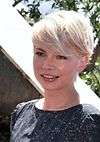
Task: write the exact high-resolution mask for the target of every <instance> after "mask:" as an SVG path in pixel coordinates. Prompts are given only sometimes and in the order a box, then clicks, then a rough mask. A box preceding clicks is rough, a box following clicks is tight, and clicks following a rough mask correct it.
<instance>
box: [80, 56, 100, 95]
mask: <svg viewBox="0 0 100 142" xmlns="http://www.w3.org/2000/svg"><path fill="white" fill-rule="evenodd" d="M80 76H81V78H82V79H83V80H85V83H86V84H87V85H89V86H90V87H91V89H92V90H93V91H94V92H95V93H96V94H97V95H98V96H99V97H100V57H98V59H97V60H96V62H95V64H94V67H93V69H91V70H85V71H83V72H82V73H81V75H80Z"/></svg>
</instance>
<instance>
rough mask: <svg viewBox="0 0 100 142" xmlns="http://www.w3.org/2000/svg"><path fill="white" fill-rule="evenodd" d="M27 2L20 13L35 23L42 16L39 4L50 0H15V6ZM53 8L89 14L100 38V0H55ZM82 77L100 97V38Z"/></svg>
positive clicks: (31, 23) (96, 36)
mask: <svg viewBox="0 0 100 142" xmlns="http://www.w3.org/2000/svg"><path fill="white" fill-rule="evenodd" d="M22 1H23V2H25V3H27V8H28V9H27V10H26V9H24V8H22V9H21V10H20V11H19V13H20V14H21V15H22V16H23V17H24V18H25V19H26V20H27V21H28V22H29V24H30V25H33V24H34V22H36V21H38V20H39V19H40V18H41V16H42V15H41V13H40V11H39V6H40V3H41V2H42V1H50V0H33V1H32V3H30V2H29V0H14V4H13V6H16V5H17V4H18V3H20V2H22ZM52 8H56V9H65V10H75V11H81V12H83V13H84V14H85V15H87V16H88V17H89V18H90V20H91V23H92V25H93V27H94V33H95V34H94V35H95V39H97V38H98V39H100V2H99V0H54V3H53V4H52ZM80 76H81V78H82V79H84V80H85V82H86V83H87V84H88V85H89V86H90V87H91V88H92V89H93V90H94V92H95V93H96V94H97V95H98V96H99V97H100V40H99V43H98V45H97V48H96V50H95V52H94V56H93V58H92V60H91V62H90V65H89V66H88V67H87V69H85V71H83V72H82V73H81V75H80Z"/></svg>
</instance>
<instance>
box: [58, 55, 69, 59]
mask: <svg viewBox="0 0 100 142" xmlns="http://www.w3.org/2000/svg"><path fill="white" fill-rule="evenodd" d="M56 58H57V59H63V60H67V59H68V58H67V57H66V56H62V55H57V57H56Z"/></svg>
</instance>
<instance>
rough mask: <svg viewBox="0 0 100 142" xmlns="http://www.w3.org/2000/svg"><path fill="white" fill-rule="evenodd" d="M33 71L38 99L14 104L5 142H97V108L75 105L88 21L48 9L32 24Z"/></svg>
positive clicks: (87, 47)
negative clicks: (76, 87) (37, 83)
mask: <svg viewBox="0 0 100 142" xmlns="http://www.w3.org/2000/svg"><path fill="white" fill-rule="evenodd" d="M32 41H33V46H34V59H33V66H34V73H35V76H36V78H37V80H38V81H39V83H40V84H41V85H42V87H43V88H44V93H43V94H42V95H43V98H42V99H39V100H32V101H29V102H26V103H21V104H19V105H17V107H16V109H15V110H14V112H13V113H12V121H11V139H10V141H11V142H99V141H100V136H99V131H100V112H99V111H98V110H97V109H96V108H95V107H93V106H92V105H89V104H81V103H80V97H79V93H78V92H77V91H76V89H75V81H76V79H77V77H78V75H79V73H80V72H81V71H83V70H84V69H85V68H86V66H87V64H88V62H89V58H90V56H91V55H92V53H93V49H94V41H93V33H92V27H91V26H90V23H89V21H88V20H87V19H86V18H85V17H84V16H82V15H80V14H79V13H77V12H74V11H63V10H62V11H58V12H54V13H52V14H50V15H48V16H46V17H45V18H44V19H42V20H40V21H39V22H37V23H36V24H35V25H34V27H33V38H32Z"/></svg>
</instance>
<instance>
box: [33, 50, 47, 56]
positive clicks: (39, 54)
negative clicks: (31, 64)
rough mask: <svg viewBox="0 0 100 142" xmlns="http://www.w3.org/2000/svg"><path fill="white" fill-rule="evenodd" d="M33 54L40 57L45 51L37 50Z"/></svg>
mask: <svg viewBox="0 0 100 142" xmlns="http://www.w3.org/2000/svg"><path fill="white" fill-rule="evenodd" d="M35 55H37V56H40V57H44V56H45V53H44V52H41V51H37V52H35Z"/></svg>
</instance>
